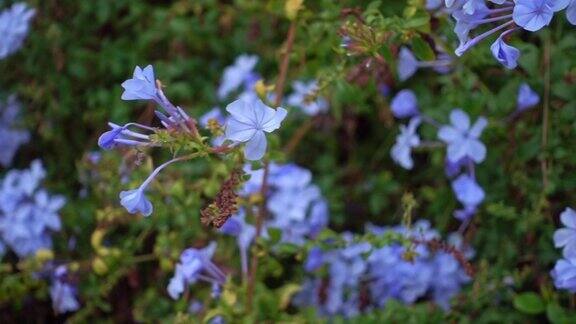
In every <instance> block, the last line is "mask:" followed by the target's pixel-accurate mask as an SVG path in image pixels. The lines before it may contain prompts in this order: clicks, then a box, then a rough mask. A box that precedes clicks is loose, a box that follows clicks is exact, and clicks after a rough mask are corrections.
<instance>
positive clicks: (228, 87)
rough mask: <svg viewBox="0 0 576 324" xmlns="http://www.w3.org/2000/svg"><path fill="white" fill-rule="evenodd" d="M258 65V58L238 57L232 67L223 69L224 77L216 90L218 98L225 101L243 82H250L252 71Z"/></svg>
mask: <svg viewBox="0 0 576 324" xmlns="http://www.w3.org/2000/svg"><path fill="white" fill-rule="evenodd" d="M257 63H258V56H255V55H246V54H244V55H240V56H238V57H237V58H236V61H235V62H234V64H233V65H231V66H229V67H227V68H226V69H224V75H223V76H222V81H221V82H220V87H219V88H218V98H220V99H225V98H226V97H227V96H228V95H229V94H230V93H231V92H233V91H235V90H236V89H238V88H239V87H240V86H241V85H242V84H244V83H245V82H247V81H249V80H252V77H251V76H252V74H253V72H252V70H253V69H254V67H255V66H256V64H257Z"/></svg>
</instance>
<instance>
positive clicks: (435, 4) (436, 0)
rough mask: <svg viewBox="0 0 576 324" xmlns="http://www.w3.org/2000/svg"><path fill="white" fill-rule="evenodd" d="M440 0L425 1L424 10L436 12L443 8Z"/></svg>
mask: <svg viewBox="0 0 576 324" xmlns="http://www.w3.org/2000/svg"><path fill="white" fill-rule="evenodd" d="M443 2H444V1H442V0H426V10H436V9H439V8H440V7H442V6H443Z"/></svg>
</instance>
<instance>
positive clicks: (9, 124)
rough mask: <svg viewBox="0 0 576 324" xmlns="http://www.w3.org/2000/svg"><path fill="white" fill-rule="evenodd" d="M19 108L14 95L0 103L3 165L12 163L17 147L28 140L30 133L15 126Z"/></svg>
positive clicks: (0, 153)
mask: <svg viewBox="0 0 576 324" xmlns="http://www.w3.org/2000/svg"><path fill="white" fill-rule="evenodd" d="M20 109H21V106H20V103H19V102H18V100H17V99H16V97H15V96H10V97H9V98H8V100H7V102H6V103H5V104H0V147H2V149H1V150H0V165H2V166H4V167H8V166H10V165H11V164H12V160H13V159H14V155H15V154H16V151H18V148H19V147H20V146H21V145H23V144H26V143H27V142H28V141H29V140H30V133H29V132H28V131H27V130H23V129H20V128H18V126H17V121H18V117H19V115H20Z"/></svg>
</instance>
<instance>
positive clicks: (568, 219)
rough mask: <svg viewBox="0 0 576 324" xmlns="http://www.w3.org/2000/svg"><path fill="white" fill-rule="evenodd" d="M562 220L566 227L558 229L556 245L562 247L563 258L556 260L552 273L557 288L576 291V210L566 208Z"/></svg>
mask: <svg viewBox="0 0 576 324" xmlns="http://www.w3.org/2000/svg"><path fill="white" fill-rule="evenodd" d="M560 220H561V221H562V224H563V225H564V226H566V227H565V228H560V229H558V230H556V232H555V233H554V245H555V246H556V247H557V248H562V256H563V258H562V259H560V260H558V262H556V265H555V266H554V269H553V270H552V271H551V273H550V275H551V276H552V279H553V280H554V285H555V286H556V288H558V289H566V290H568V291H570V292H571V293H576V211H574V210H573V209H572V208H566V210H564V212H562V214H560Z"/></svg>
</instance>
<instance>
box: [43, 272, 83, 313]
mask: <svg viewBox="0 0 576 324" xmlns="http://www.w3.org/2000/svg"><path fill="white" fill-rule="evenodd" d="M50 279H51V282H52V283H51V285H50V298H51V299H52V306H53V308H54V311H55V312H56V313H59V314H62V313H67V312H74V311H76V310H78V309H79V308H80V303H79V302H78V300H77V298H76V296H77V294H78V292H77V288H76V286H75V285H74V284H73V283H72V280H71V278H70V274H69V272H68V268H67V267H66V266H65V265H59V266H57V267H56V269H54V271H53V272H52V274H51V278H50Z"/></svg>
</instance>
